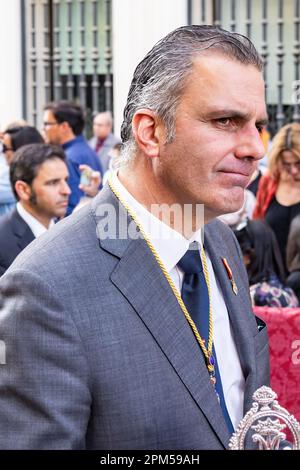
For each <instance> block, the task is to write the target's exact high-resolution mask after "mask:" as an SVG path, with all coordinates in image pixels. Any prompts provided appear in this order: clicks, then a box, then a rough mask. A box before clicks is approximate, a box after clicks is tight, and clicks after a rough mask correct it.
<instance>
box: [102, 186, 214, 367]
mask: <svg viewBox="0 0 300 470" xmlns="http://www.w3.org/2000/svg"><path fill="white" fill-rule="evenodd" d="M108 184H109V186H110V189H111V190H112V192H113V193H114V195H115V196H116V198H117V199H118V200H119V201H120V202H121V204H122V205H123V207H124V208H125V209H126V211H127V212H128V214H129V215H130V217H131V218H132V220H133V221H134V222H135V223H136V225H137V227H138V228H139V230H140V232H141V234H142V235H143V238H144V239H145V241H146V243H147V245H148V247H149V248H150V250H151V253H152V254H153V256H154V258H155V260H156V261H157V264H158V265H159V267H160V269H161V270H162V272H163V274H164V276H165V278H166V279H167V281H168V283H169V285H170V287H171V289H172V291H173V294H174V295H175V297H176V299H177V302H178V304H179V306H180V308H181V310H182V312H183V314H184V316H185V318H186V319H187V321H188V323H189V325H190V327H191V329H192V331H193V333H194V335H195V337H196V339H197V341H198V343H199V345H200V347H201V350H202V352H203V354H204V356H205V358H206V365H207V369H208V371H209V372H213V371H214V366H213V365H212V364H210V361H209V360H210V357H211V355H212V345H213V321H212V305H211V291H210V282H209V274H208V268H207V261H206V255H205V251H204V249H203V246H202V247H201V260H202V265H203V273H204V277H205V281H206V284H207V289H208V298H209V330H208V331H209V332H208V347H207V348H206V347H205V343H204V341H203V339H202V338H201V336H200V334H199V331H198V329H197V327H196V325H195V323H194V321H193V319H192V317H191V316H190V314H189V312H188V310H187V308H186V306H185V304H184V302H183V300H182V298H181V296H180V294H179V292H178V290H177V288H176V287H175V284H174V282H173V280H172V279H171V277H170V275H169V273H168V271H167V270H166V268H165V266H164V264H163V262H162V261H161V259H160V257H159V256H158V254H157V252H156V250H155V248H154V246H153V245H152V243H151V241H150V240H149V238H148V236H147V235H146V233H145V232H144V230H143V228H142V227H141V225H140V223H139V221H138V220H137V218H136V216H135V214H134V213H133V212H132V211H131V209H130V207H129V206H128V205H127V204H126V202H125V201H123V199H122V197H121V196H120V194H119V192H118V191H117V190H116V188H115V187H114V186H113V183H112V177H110V178H109V180H108Z"/></svg>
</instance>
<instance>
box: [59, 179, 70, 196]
mask: <svg viewBox="0 0 300 470" xmlns="http://www.w3.org/2000/svg"><path fill="white" fill-rule="evenodd" d="M60 192H61V194H64V195H66V196H70V194H71V189H70V186H69V185H68V183H67V182H66V181H63V182H62V184H61V189H60Z"/></svg>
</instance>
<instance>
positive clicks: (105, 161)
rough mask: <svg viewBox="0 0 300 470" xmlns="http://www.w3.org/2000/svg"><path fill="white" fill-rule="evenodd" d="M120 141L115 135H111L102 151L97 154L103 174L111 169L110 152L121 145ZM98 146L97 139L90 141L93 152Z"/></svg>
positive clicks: (104, 143)
mask: <svg viewBox="0 0 300 470" xmlns="http://www.w3.org/2000/svg"><path fill="white" fill-rule="evenodd" d="M120 142H121V141H120V139H118V138H117V137H115V136H114V135H113V134H109V135H108V136H107V138H106V139H105V141H104V142H103V145H102V147H101V148H100V150H99V151H98V152H97V155H98V157H99V160H100V163H101V166H102V170H103V174H104V173H105V172H106V171H107V170H108V169H109V161H110V155H109V152H110V150H111V149H112V148H113V147H114V146H115V145H116V144H118V143H120ZM96 144H97V138H96V137H92V138H91V139H90V140H89V145H90V146H91V147H92V149H93V150H95V148H96Z"/></svg>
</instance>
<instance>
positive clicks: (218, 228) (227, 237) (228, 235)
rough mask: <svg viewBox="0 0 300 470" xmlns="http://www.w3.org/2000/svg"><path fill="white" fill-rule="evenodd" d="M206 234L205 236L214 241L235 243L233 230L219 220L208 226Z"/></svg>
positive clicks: (205, 230) (214, 220)
mask: <svg viewBox="0 0 300 470" xmlns="http://www.w3.org/2000/svg"><path fill="white" fill-rule="evenodd" d="M204 233H205V236H209V238H210V239H212V240H214V239H215V240H223V241H229V242H234V240H235V236H234V234H233V232H232V230H231V228H230V227H228V225H226V224H225V223H224V222H222V221H221V220H219V219H217V218H216V219H213V220H212V221H211V222H209V223H208V224H206V226H205V229H204Z"/></svg>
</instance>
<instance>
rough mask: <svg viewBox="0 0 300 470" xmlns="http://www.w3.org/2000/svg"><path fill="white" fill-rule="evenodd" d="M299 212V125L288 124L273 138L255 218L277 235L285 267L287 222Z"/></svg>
mask: <svg viewBox="0 0 300 470" xmlns="http://www.w3.org/2000/svg"><path fill="white" fill-rule="evenodd" d="M298 214H300V124H297V123H293V124H287V125H286V126H284V127H282V128H281V129H280V130H279V132H278V133H277V134H276V135H275V137H274V139H273V144H272V149H271V151H270V154H269V157H268V173H266V174H265V175H264V176H263V177H262V178H261V180H260V183H259V187H258V192H257V195H256V207H255V209H254V213H253V218H254V219H265V220H266V221H267V222H268V224H269V225H270V227H271V228H272V229H273V230H274V233H275V235H276V238H277V241H278V245H279V249H280V252H281V257H282V260H283V263H284V267H285V270H286V272H287V266H286V246H287V240H288V234H289V230H290V224H291V221H292V220H293V218H294V217H295V216H296V215H298Z"/></svg>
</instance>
